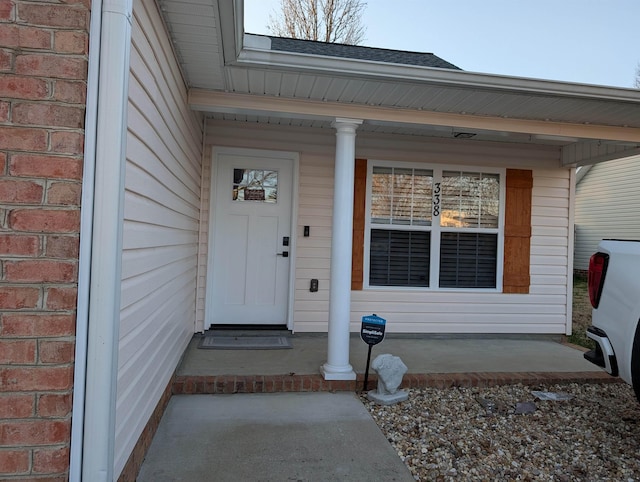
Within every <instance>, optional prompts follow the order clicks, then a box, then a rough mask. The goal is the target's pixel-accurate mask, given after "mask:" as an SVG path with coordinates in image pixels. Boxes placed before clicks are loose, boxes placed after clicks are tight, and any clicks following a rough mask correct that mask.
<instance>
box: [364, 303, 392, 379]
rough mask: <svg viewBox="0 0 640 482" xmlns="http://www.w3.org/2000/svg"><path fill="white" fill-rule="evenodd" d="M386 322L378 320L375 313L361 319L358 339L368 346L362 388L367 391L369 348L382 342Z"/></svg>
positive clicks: (382, 319) (381, 319)
mask: <svg viewBox="0 0 640 482" xmlns="http://www.w3.org/2000/svg"><path fill="white" fill-rule="evenodd" d="M386 323H387V320H385V319H384V318H380V317H379V316H378V315H376V314H375V313H374V314H373V315H368V316H363V317H362V327H361V328H360V337H361V338H362V340H363V341H364V342H365V343H366V344H367V345H369V353H368V355H367V368H366V369H365V371H364V387H363V390H366V389H367V384H368V383H369V362H370V361H371V348H373V345H377V344H378V343H380V342H381V341H382V340H384V328H385V326H386Z"/></svg>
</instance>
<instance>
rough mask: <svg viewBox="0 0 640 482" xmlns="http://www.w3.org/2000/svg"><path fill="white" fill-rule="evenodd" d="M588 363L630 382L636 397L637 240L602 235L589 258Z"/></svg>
mask: <svg viewBox="0 0 640 482" xmlns="http://www.w3.org/2000/svg"><path fill="white" fill-rule="evenodd" d="M588 287H589V298H590V301H591V306H593V316H592V326H590V327H589V328H588V329H587V336H588V337H589V338H591V339H592V340H593V341H595V342H596V348H595V349H594V350H591V351H589V352H587V353H585V354H584V357H585V358H586V359H587V360H589V361H590V362H592V363H595V364H596V365H598V366H600V367H602V368H604V369H605V370H606V371H607V373H609V374H610V375H613V376H620V378H622V379H623V380H624V381H625V382H627V383H629V384H630V385H632V386H633V389H634V391H635V394H636V398H637V399H638V401H640V324H639V321H640V241H620V240H613V239H605V240H603V241H601V242H600V245H599V246H598V252H597V253H595V254H594V255H593V256H591V259H590V261H589V281H588Z"/></svg>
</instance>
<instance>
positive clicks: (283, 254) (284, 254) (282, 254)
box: [276, 251, 289, 258]
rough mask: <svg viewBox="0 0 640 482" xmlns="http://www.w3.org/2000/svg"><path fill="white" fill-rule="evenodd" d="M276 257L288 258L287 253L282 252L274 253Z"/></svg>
mask: <svg viewBox="0 0 640 482" xmlns="http://www.w3.org/2000/svg"><path fill="white" fill-rule="evenodd" d="M276 254H277V255H278V256H282V257H283V258H288V257H289V251H283V252H282V253H276Z"/></svg>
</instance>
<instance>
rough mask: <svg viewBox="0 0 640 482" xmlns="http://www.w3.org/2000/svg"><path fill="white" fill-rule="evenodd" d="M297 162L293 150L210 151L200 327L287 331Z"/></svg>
mask: <svg viewBox="0 0 640 482" xmlns="http://www.w3.org/2000/svg"><path fill="white" fill-rule="evenodd" d="M298 162H299V156H298V154H297V153H293V152H283V151H269V150H256V149H243V148H226V147H225V148H223V147H220V148H214V149H213V153H212V166H211V185H210V196H209V197H210V205H209V237H208V256H207V280H206V290H205V292H206V301H205V323H204V328H205V329H208V328H209V327H210V326H211V325H214V326H215V325H216V324H251V325H256V324H257V325H262V324H264V325H272V324H285V325H286V326H287V328H288V329H291V330H293V299H294V296H293V295H294V285H295V259H296V257H295V248H296V234H297V233H296V227H297V223H296V219H297V198H298V192H297V186H298ZM243 173H245V176H244V179H242V175H243ZM261 176H264V179H262V178H261ZM285 237H288V246H285V245H284V244H286V243H285V240H284V238H285ZM272 251H273V252H272ZM283 253H285V256H286V255H287V254H288V256H286V257H285V256H283ZM270 273H271V274H270ZM269 276H273V282H269V281H268V280H267V278H269ZM254 278H255V279H254Z"/></svg>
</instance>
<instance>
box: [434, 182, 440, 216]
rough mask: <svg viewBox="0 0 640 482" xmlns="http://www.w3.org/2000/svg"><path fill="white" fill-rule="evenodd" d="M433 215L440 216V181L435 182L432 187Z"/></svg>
mask: <svg viewBox="0 0 640 482" xmlns="http://www.w3.org/2000/svg"><path fill="white" fill-rule="evenodd" d="M433 215H434V216H436V217H437V216H440V183H439V182H436V183H435V186H434V189H433Z"/></svg>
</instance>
